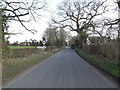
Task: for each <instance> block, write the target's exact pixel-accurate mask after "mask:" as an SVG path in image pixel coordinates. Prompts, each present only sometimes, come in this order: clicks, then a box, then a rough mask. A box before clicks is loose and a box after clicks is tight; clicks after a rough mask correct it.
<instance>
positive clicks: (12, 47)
mask: <svg viewBox="0 0 120 90" xmlns="http://www.w3.org/2000/svg"><path fill="white" fill-rule="evenodd" d="M9 48H10V49H19V48H36V47H35V46H9Z"/></svg>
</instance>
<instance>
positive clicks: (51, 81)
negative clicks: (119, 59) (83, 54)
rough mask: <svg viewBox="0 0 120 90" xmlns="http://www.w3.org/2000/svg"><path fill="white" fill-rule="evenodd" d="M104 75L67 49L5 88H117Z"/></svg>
mask: <svg viewBox="0 0 120 90" xmlns="http://www.w3.org/2000/svg"><path fill="white" fill-rule="evenodd" d="M116 87H117V86H116V85H115V84H114V83H112V82H111V81H110V80H109V79H107V78H106V77H105V76H104V75H103V74H101V73H100V72H99V71H97V70H96V69H95V68H94V67H92V66H91V65H89V64H88V63H87V62H86V61H85V60H83V59H82V58H80V57H79V56H78V55H77V54H76V52H75V51H74V50H72V49H71V48H66V49H64V50H62V51H60V52H58V53H56V54H55V55H53V56H51V57H50V58H48V59H47V60H45V61H43V62H41V63H40V64H37V65H36V66H35V67H33V68H32V69H30V70H28V71H27V72H25V73H23V74H22V75H20V76H19V77H18V78H17V79H15V80H13V81H12V82H10V83H9V84H7V85H6V86H5V87H4V88H116Z"/></svg>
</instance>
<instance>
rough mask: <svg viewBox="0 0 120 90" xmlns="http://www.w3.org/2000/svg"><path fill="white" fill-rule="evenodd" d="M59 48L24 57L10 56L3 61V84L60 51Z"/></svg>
mask: <svg viewBox="0 0 120 90" xmlns="http://www.w3.org/2000/svg"><path fill="white" fill-rule="evenodd" d="M58 51H59V49H56V50H52V51H41V52H40V54H33V55H30V56H28V57H22V58H8V59H6V60H4V61H3V62H2V83H3V85H4V84H5V83H7V82H8V81H10V80H12V79H13V78H14V77H16V76H17V75H19V74H20V73H21V72H23V71H24V70H25V69H28V68H29V67H31V66H33V65H35V64H38V63H39V62H41V61H43V60H45V59H47V58H48V57H50V56H51V55H53V54H55V53H56V52H58Z"/></svg>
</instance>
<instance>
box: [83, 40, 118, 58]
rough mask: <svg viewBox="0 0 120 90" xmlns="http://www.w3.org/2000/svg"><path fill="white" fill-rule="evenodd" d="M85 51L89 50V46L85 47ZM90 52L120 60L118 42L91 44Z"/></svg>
mask: <svg viewBox="0 0 120 90" xmlns="http://www.w3.org/2000/svg"><path fill="white" fill-rule="evenodd" d="M83 49H84V50H87V45H84V47H83ZM89 52H90V53H92V54H95V55H99V56H103V57H108V58H110V59H113V60H118V42H117V41H116V42H106V43H91V44H90V49H89Z"/></svg>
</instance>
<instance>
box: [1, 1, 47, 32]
mask: <svg viewBox="0 0 120 90" xmlns="http://www.w3.org/2000/svg"><path fill="white" fill-rule="evenodd" d="M45 5H46V3H45V1H42V0H29V1H28V0H15V1H14V0H13V1H12V0H11V1H9V0H2V1H0V8H1V9H2V16H3V17H6V18H7V21H8V20H9V21H11V20H14V21H18V22H20V24H21V25H22V26H23V27H24V28H25V29H26V30H27V31H30V32H32V33H35V32H36V30H34V29H29V28H28V27H26V26H25V22H30V21H31V19H33V20H34V21H36V17H37V16H40V15H39V14H38V13H37V12H38V11H39V10H41V9H43V8H44V7H45ZM27 15H29V16H30V17H31V18H30V19H29V20H27V19H25V18H23V17H25V16H27ZM3 19H5V18H3Z"/></svg>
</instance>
